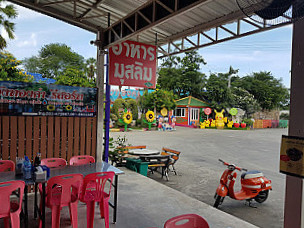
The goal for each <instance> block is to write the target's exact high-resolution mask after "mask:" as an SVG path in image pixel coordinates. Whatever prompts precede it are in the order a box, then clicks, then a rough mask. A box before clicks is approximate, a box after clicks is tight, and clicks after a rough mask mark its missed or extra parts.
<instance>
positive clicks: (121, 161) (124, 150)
mask: <svg viewBox="0 0 304 228" xmlns="http://www.w3.org/2000/svg"><path fill="white" fill-rule="evenodd" d="M146 148H147V146H144V145H140V146H125V147H116V149H118V150H119V152H118V154H116V155H113V154H112V155H110V159H111V161H112V165H113V164H114V163H115V165H116V166H124V165H125V164H126V158H129V157H138V156H134V155H131V154H128V151H129V150H133V149H146ZM120 149H121V150H120Z"/></svg>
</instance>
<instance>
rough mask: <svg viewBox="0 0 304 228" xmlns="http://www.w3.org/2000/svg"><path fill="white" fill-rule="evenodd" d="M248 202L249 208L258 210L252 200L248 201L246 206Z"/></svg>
mask: <svg viewBox="0 0 304 228" xmlns="http://www.w3.org/2000/svg"><path fill="white" fill-rule="evenodd" d="M246 202H248V206H249V207H252V208H258V207H257V206H256V205H255V203H252V199H249V200H246V201H245V204H246Z"/></svg>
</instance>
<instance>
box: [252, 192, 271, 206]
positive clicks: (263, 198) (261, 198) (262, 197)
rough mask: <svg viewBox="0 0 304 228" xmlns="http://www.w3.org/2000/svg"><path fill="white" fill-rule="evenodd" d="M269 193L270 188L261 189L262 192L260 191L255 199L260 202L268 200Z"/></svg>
mask: <svg viewBox="0 0 304 228" xmlns="http://www.w3.org/2000/svg"><path fill="white" fill-rule="evenodd" d="M268 193H269V190H266V191H261V192H259V194H258V195H257V196H256V197H254V200H255V201H256V202H258V203H263V202H265V201H266V200H267V198H268Z"/></svg>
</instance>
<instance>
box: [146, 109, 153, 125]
mask: <svg viewBox="0 0 304 228" xmlns="http://www.w3.org/2000/svg"><path fill="white" fill-rule="evenodd" d="M146 119H147V121H148V122H150V123H151V122H153V120H154V119H155V115H154V112H152V111H150V110H149V111H148V112H147V113H146Z"/></svg>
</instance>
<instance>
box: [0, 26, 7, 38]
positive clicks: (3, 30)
mask: <svg viewBox="0 0 304 228" xmlns="http://www.w3.org/2000/svg"><path fill="white" fill-rule="evenodd" d="M0 34H1V36H2V37H3V38H4V39H5V40H8V39H9V37H8V34H7V32H6V31H5V29H4V28H1V31H0Z"/></svg>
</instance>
